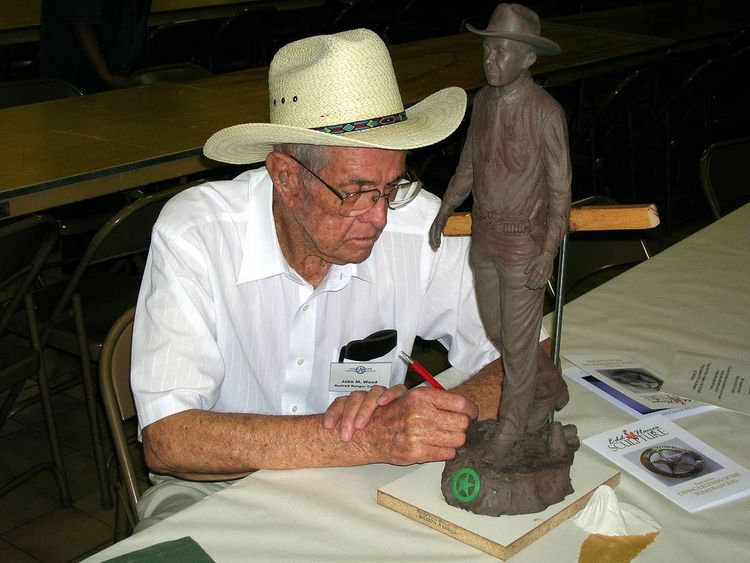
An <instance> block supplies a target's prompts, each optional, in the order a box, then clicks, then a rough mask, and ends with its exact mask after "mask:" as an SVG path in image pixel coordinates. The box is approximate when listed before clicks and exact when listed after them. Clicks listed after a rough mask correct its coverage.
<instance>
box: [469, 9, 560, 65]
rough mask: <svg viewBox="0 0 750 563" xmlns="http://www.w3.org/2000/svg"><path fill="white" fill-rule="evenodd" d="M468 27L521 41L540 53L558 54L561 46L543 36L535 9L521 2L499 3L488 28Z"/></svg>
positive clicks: (491, 35)
mask: <svg viewBox="0 0 750 563" xmlns="http://www.w3.org/2000/svg"><path fill="white" fill-rule="evenodd" d="M466 29H468V30H469V31H471V32H472V33H476V34H477V35H482V36H484V37H502V38H505V39H512V40H513V41H520V42H521V43H526V44H528V45H531V46H532V47H534V50H535V51H536V52H537V53H538V54H540V55H557V54H559V53H560V46H559V45H558V44H557V43H555V42H554V41H552V40H551V39H547V38H546V37H542V36H541V35H540V34H541V31H542V26H541V24H540V23H539V16H538V15H537V14H536V12H535V11H534V10H530V9H529V8H527V7H526V6H521V5H520V4H498V6H497V7H496V8H495V11H494V12H492V16H491V17H490V21H489V23H488V24H487V29H477V28H476V27H474V26H473V25H471V24H469V23H467V24H466Z"/></svg>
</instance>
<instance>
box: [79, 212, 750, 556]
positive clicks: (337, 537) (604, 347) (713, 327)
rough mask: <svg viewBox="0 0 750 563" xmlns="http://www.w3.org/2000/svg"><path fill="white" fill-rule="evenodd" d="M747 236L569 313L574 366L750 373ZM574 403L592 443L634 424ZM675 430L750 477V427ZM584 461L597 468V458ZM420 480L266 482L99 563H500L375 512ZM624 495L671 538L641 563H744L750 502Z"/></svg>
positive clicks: (648, 268)
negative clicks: (703, 505) (176, 551)
mask: <svg viewBox="0 0 750 563" xmlns="http://www.w3.org/2000/svg"><path fill="white" fill-rule="evenodd" d="M748 224H750V205H747V206H745V207H743V208H742V209H740V210H738V211H736V212H735V213H733V214H732V215H730V216H728V217H726V218H724V219H722V220H721V221H719V222H717V223H714V224H712V225H710V226H708V227H707V228H706V229H704V230H703V231H700V232H699V233H697V234H695V235H693V236H692V237H690V238H688V239H685V240H684V241H682V242H681V243H678V244H677V245H675V246H673V247H671V248H669V249H667V250H666V251H664V252H663V253H661V254H659V255H657V256H656V257H654V258H653V259H651V260H649V261H647V262H644V263H642V264H640V265H639V266H636V267H635V268H633V269H632V270H629V271H628V272H626V273H624V274H622V275H621V276H619V277H617V278H615V279H614V280H612V281H610V282H608V283H606V284H604V285H603V286H600V287H599V288H597V289H595V290H593V291H591V292H589V293H587V294H585V295H584V296H582V297H580V298H579V299H577V300H575V301H573V302H572V303H570V304H569V305H568V306H566V311H565V327H564V331H563V353H566V352H569V353H572V352H583V353H586V352H589V353H594V352H611V351H625V352H630V353H632V354H633V355H635V356H636V357H637V358H639V359H640V360H641V361H643V362H644V363H647V364H648V365H650V366H651V367H653V368H654V369H655V370H657V371H658V372H659V373H660V374H661V375H665V376H666V375H667V374H668V370H669V366H670V364H671V361H672V358H673V356H674V354H675V352H677V351H679V350H690V351H693V352H696V353H705V354H710V355H723V356H728V357H734V358H738V359H744V360H748V359H750V351H749V349H748V346H747V341H748V337H749V336H750V315H749V314H748V313H750V298H749V297H748V294H747V289H746V285H747V280H748V279H750V250H749V249H750V229H748V227H747V225H748ZM549 320H550V319H547V321H549ZM447 375H448V378H449V379H451V378H455V373H452V374H447ZM570 391H571V402H570V404H569V405H568V406H567V407H566V408H565V409H564V410H563V411H562V413H560V415H559V416H558V419H559V420H561V421H563V422H575V423H576V424H577V426H578V429H579V434H580V436H581V437H587V436H591V435H593V434H597V433H599V432H602V431H604V430H607V429H609V428H613V427H615V426H617V425H618V424H627V423H628V422H629V421H630V420H632V419H631V418H630V417H629V416H628V415H627V414H625V413H624V412H623V411H621V410H619V409H618V408H617V407H615V406H613V405H611V404H610V403H608V402H606V401H604V400H603V399H601V398H600V397H598V396H597V395H594V394H593V393H591V392H589V391H587V390H584V389H583V388H582V387H581V386H579V385H577V384H575V383H570ZM678 424H679V425H680V426H682V427H684V428H686V429H687V430H689V431H690V432H692V433H694V434H695V435H697V436H698V437H699V438H701V439H702V440H704V441H706V442H708V443H709V444H711V445H712V446H714V447H715V448H717V449H718V450H720V451H721V452H722V453H724V454H726V455H728V456H729V457H731V458H733V459H734V460H735V461H737V462H739V463H741V464H743V465H745V466H746V467H747V466H750V448H748V435H750V417H747V416H744V415H741V414H737V413H733V412H730V411H725V410H715V411H711V412H708V413H704V414H700V415H695V416H693V417H690V418H685V419H681V420H679V421H678ZM576 456H577V460H579V461H583V460H585V459H587V458H592V456H593V457H596V456H595V454H594V453H592V452H590V451H589V450H588V449H587V448H586V447H583V448H582V449H581V450H580V451H579V452H578V453H577V454H576ZM597 459H598V458H597ZM410 470H411V469H410V468H399V467H393V466H388V465H372V466H366V467H357V468H348V469H347V468H344V469H309V470H295V471H259V472H257V473H254V474H252V475H250V476H248V477H246V478H245V479H243V480H241V481H239V482H238V483H236V484H235V485H233V486H231V487H229V488H227V489H226V490H224V491H221V492H219V493H217V494H215V495H213V496H211V497H209V498H207V499H205V500H204V501H202V502H200V503H199V504H197V505H195V506H193V507H191V508H189V509H187V510H185V511H183V512H181V513H179V514H176V515H175V516H173V517H172V518H169V519H167V520H165V521H164V522H161V523H160V524H158V525H156V526H154V527H153V528H150V529H148V530H145V531H144V532H142V533H141V534H137V535H135V536H131V537H130V538H128V539H127V540H124V541H123V542H120V543H118V544H116V545H114V546H112V547H110V548H108V549H107V550H105V551H103V552H101V553H99V554H97V555H95V556H93V557H92V558H91V561H101V560H105V559H107V558H110V557H113V556H115V555H119V554H122V553H126V552H129V551H132V550H135V549H139V548H142V547H145V546H148V545H151V544H154V543H158V542H161V541H166V540H170V539H176V538H179V537H182V536H186V535H189V536H192V537H193V538H194V539H195V540H196V541H197V542H198V543H199V544H201V545H202V546H203V548H204V549H206V551H207V552H208V553H209V555H211V556H212V557H214V558H215V559H216V560H217V561H230V560H231V561H238V560H251V559H252V560H262V561H272V560H305V561H334V560H348V561H372V560H401V561H407V560H410V561H422V560H424V561H427V560H429V561H490V560H494V559H492V558H491V557H489V556H488V555H485V554H483V553H482V552H480V551H477V550H475V549H473V548H470V547H468V546H466V545H464V544H462V543H460V542H458V541H456V540H453V539H451V538H449V537H447V536H445V535H443V534H441V533H439V532H437V531H434V530H432V529H430V528H428V527H426V526H424V525H422V524H419V523H417V522H414V521H412V520H409V519H408V518H406V517H404V516H401V515H400V514H397V513H395V512H392V511H390V510H388V509H386V508H384V507H381V506H379V505H378V504H376V500H375V499H376V490H377V488H378V487H379V486H382V485H383V484H385V483H388V482H390V481H391V480H393V479H395V478H397V477H399V476H401V475H404V474H405V473H406V472H408V471H410ZM436 486H438V485H436ZM616 491H617V496H618V497H619V499H620V500H621V501H623V502H628V503H631V504H634V505H636V506H638V507H639V508H641V509H643V510H645V511H646V512H648V513H649V514H651V515H652V516H653V517H654V518H656V520H657V521H658V522H659V523H660V524H661V525H662V527H663V529H662V532H661V533H660V534H659V536H657V538H656V540H655V541H654V543H653V544H651V545H650V546H649V547H648V548H647V549H646V550H645V551H644V552H643V553H642V554H641V555H640V557H639V558H638V561H659V562H664V561H712V560H715V561H727V562H736V561H745V560H747V553H748V550H749V549H750V537H749V536H748V532H747V530H748V529H750V500H748V499H745V500H741V501H738V502H734V503H731V504H727V505H724V506H721V507H718V508H716V509H712V510H708V511H704V512H697V513H694V514H690V513H688V512H685V511H683V510H682V509H680V508H679V507H678V506H677V505H675V504H673V503H671V502H669V501H667V500H666V499H664V498H663V497H661V495H659V494H658V493H656V492H654V491H653V490H652V489H650V488H649V487H647V486H645V485H642V484H641V483H640V481H637V480H636V479H634V478H633V477H631V476H629V475H628V474H623V476H622V481H621V484H620V485H619V486H618V487H617V489H616ZM498 525H502V517H500V518H498ZM584 538H585V534H584V533H583V532H582V531H581V530H580V529H578V528H577V527H576V526H575V524H574V523H573V522H572V521H567V522H566V523H564V524H562V525H561V526H559V527H558V528H556V529H555V530H553V531H551V532H550V533H549V534H547V535H545V536H544V537H543V538H541V539H540V540H538V541H537V542H535V543H534V544H532V545H531V546H529V547H528V548H526V549H525V550H523V551H521V552H520V553H519V554H518V555H516V556H515V557H514V558H513V560H512V561H514V562H519V563H522V562H532V561H533V562H538V561H555V562H572V561H576V560H577V556H578V551H579V548H580V544H581V542H582V541H583V539H584Z"/></svg>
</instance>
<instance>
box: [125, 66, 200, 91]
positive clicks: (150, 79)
mask: <svg viewBox="0 0 750 563" xmlns="http://www.w3.org/2000/svg"><path fill="white" fill-rule="evenodd" d="M209 76H211V72H210V71H209V70H208V69H207V68H204V67H202V66H200V65H197V64H195V63H174V64H167V65H157V66H149V67H145V68H142V69H140V70H137V71H135V72H134V73H133V78H134V79H135V81H136V83H138V84H139V85H141V86H146V85H150V84H159V83H161V82H185V81H187V80H198V79H199V78H208V77H209Z"/></svg>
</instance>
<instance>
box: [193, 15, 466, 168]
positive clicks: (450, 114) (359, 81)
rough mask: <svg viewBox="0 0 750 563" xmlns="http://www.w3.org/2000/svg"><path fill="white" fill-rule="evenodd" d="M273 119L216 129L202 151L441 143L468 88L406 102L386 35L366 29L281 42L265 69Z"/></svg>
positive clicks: (232, 153)
mask: <svg viewBox="0 0 750 563" xmlns="http://www.w3.org/2000/svg"><path fill="white" fill-rule="evenodd" d="M268 90H269V94H270V96H269V98H270V99H269V105H270V110H271V112H270V113H271V119H270V121H271V122H270V123H244V124H241V125H234V126H232V127H227V128H225V129H222V130H220V131H218V132H217V133H215V134H214V135H212V136H211V137H210V138H209V139H208V141H206V144H205V146H204V147H203V153H204V154H205V155H206V156H207V157H209V158H212V159H214V160H218V161H221V162H228V163H231V164H249V163H254V162H259V161H262V160H264V159H265V157H266V156H267V155H268V153H270V152H271V151H272V150H273V145H275V144H281V143H306V144H312V145H330V146H337V147H364V148H379V149H394V150H408V149H415V148H419V147H425V146H428V145H432V144H434V143H437V142H438V141H440V140H442V139H444V138H445V137H447V136H448V135H450V134H451V133H452V132H453V131H454V130H455V129H456V128H457V127H458V125H459V124H460V123H461V120H462V118H463V115H464V111H465V110H466V93H465V92H464V91H463V90H462V89H461V88H457V87H452V88H445V89H444V90H440V91H439V92H436V93H435V94H432V95H431V96H429V97H427V98H425V99H424V100H422V101H421V102H419V103H417V104H415V105H413V106H411V107H410V108H408V109H406V110H404V104H403V102H402V101H401V95H400V93H399V89H398V84H397V83H396V75H395V73H394V72H393V64H392V63H391V57H390V55H389V53H388V49H387V48H386V46H385V44H384V43H383V41H382V40H381V39H380V37H378V36H377V34H375V33H374V32H372V31H370V30H367V29H355V30H351V31H345V32H342V33H337V34H334V35H319V36H316V37H309V38H306V39H301V40H299V41H295V42H293V43H290V44H288V45H286V46H284V47H282V48H281V49H280V50H279V51H278V53H276V56H275V57H274V58H273V60H272V61H271V66H270V68H269V70H268Z"/></svg>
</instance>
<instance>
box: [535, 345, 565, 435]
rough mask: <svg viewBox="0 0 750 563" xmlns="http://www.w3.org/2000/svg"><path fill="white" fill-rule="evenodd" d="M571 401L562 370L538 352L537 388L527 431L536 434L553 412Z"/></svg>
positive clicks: (542, 353) (540, 351)
mask: <svg viewBox="0 0 750 563" xmlns="http://www.w3.org/2000/svg"><path fill="white" fill-rule="evenodd" d="M569 400H570V394H569V392H568V385H567V383H565V380H564V379H563V377H562V372H561V371H560V368H559V367H557V366H556V365H554V364H553V363H552V360H550V358H549V357H548V356H547V355H546V354H545V353H544V352H543V351H542V349H541V348H539V349H538V350H537V386H536V389H535V391H534V401H533V402H532V404H531V408H530V409H529V418H528V422H527V423H526V429H527V431H529V432H535V431H537V430H539V429H540V428H541V427H542V426H544V425H545V424H546V423H547V421H548V420H549V418H550V415H551V414H552V412H553V411H559V410H560V409H562V408H563V407H564V406H565V405H567V404H568V401H569Z"/></svg>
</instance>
